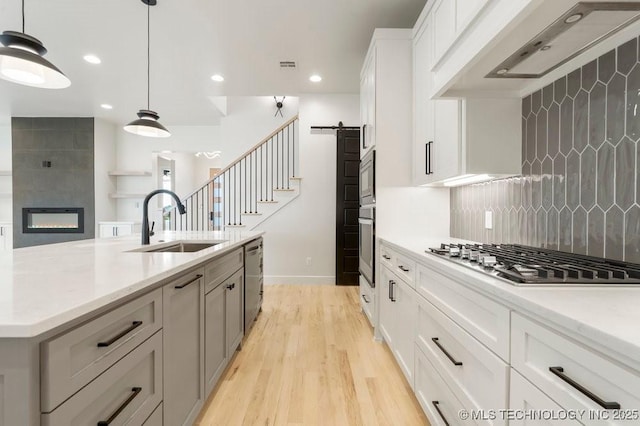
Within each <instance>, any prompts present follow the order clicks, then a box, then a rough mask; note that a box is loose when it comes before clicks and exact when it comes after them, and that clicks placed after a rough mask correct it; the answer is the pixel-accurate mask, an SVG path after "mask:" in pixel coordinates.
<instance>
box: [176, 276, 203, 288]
mask: <svg viewBox="0 0 640 426" xmlns="http://www.w3.org/2000/svg"><path fill="white" fill-rule="evenodd" d="M200 278H202V274H198V275H196V277H195V278H194V279H192V280H191V281H189V282H187V283H184V284H181V285H177V286H176V287H175V288H177V289H178V290H179V289H181V288H185V287H186V286H188V285H189V284H191V283H195V282H196V281H198V280H199V279H200Z"/></svg>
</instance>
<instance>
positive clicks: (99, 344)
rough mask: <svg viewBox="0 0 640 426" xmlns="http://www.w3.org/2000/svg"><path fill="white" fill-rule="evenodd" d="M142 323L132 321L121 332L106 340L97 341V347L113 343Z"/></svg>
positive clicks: (104, 346)
mask: <svg viewBox="0 0 640 426" xmlns="http://www.w3.org/2000/svg"><path fill="white" fill-rule="evenodd" d="M141 325H142V321H134V322H132V323H131V326H129V327H128V328H127V329H126V330H123V331H122V332H120V333H118V334H117V335H116V336H113V337H112V338H111V339H109V340H107V341H106V342H98V347H99V348H106V347H108V346H111V345H113V344H114V343H115V342H117V341H118V340H120V339H122V338H123V337H124V336H126V335H127V334H129V333H131V332H132V331H133V330H135V329H136V328H138V327H140V326H141Z"/></svg>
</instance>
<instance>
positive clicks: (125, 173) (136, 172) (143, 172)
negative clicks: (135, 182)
mask: <svg viewBox="0 0 640 426" xmlns="http://www.w3.org/2000/svg"><path fill="white" fill-rule="evenodd" d="M109 176H151V172H149V171H146V170H111V171H110V172H109Z"/></svg>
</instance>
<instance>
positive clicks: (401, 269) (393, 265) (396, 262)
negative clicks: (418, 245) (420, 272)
mask: <svg viewBox="0 0 640 426" xmlns="http://www.w3.org/2000/svg"><path fill="white" fill-rule="evenodd" d="M380 264H381V265H384V266H386V267H387V268H389V270H390V271H391V272H393V273H394V274H396V275H398V277H400V278H402V279H403V280H404V282H405V283H407V284H409V286H411V287H412V288H416V286H415V276H416V262H415V260H413V259H411V258H409V257H407V256H404V255H402V254H400V253H398V252H397V251H395V250H394V249H392V248H390V247H387V246H385V245H380Z"/></svg>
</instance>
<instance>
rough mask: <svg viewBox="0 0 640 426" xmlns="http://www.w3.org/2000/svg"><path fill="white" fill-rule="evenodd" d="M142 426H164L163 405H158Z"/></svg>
mask: <svg viewBox="0 0 640 426" xmlns="http://www.w3.org/2000/svg"><path fill="white" fill-rule="evenodd" d="M142 426H162V404H160V405H158V407H157V408H156V409H155V410H154V411H153V413H151V415H150V416H149V418H148V419H147V420H145V422H144V423H143V424H142Z"/></svg>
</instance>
